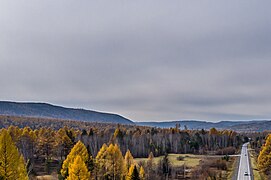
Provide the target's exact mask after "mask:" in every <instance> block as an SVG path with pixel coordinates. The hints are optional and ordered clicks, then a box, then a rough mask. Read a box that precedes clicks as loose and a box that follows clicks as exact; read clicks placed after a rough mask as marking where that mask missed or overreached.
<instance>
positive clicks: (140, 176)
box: [139, 166, 145, 180]
mask: <svg viewBox="0 0 271 180" xmlns="http://www.w3.org/2000/svg"><path fill="white" fill-rule="evenodd" d="M139 178H140V180H145V171H144V168H143V166H140V170H139Z"/></svg>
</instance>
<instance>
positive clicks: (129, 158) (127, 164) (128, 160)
mask: <svg viewBox="0 0 271 180" xmlns="http://www.w3.org/2000/svg"><path fill="white" fill-rule="evenodd" d="M124 164H125V168H126V169H125V170H127V171H128V170H129V168H130V167H131V165H133V164H134V157H133V156H132V154H131V152H130V150H127V152H126V154H125V157H124Z"/></svg>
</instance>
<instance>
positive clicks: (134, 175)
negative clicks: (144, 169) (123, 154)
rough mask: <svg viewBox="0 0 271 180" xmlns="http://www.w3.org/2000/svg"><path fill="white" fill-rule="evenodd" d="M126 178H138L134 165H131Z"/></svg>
mask: <svg viewBox="0 0 271 180" xmlns="http://www.w3.org/2000/svg"><path fill="white" fill-rule="evenodd" d="M126 180H140V178H139V174H138V171H137V167H136V165H134V164H133V165H131V167H130V168H129V172H128V174H127V175H126Z"/></svg>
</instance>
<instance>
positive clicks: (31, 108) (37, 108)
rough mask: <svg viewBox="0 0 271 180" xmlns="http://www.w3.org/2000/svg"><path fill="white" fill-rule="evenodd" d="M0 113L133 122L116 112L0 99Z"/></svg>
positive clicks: (107, 121) (123, 122)
mask: <svg viewBox="0 0 271 180" xmlns="http://www.w3.org/2000/svg"><path fill="white" fill-rule="evenodd" d="M0 115H10V116H23V117H41V118H56V119H68V120H78V121H89V122H106V123H120V124H134V123H133V122H132V121H131V120H129V119H127V118H124V117H122V116H120V115H117V114H110V113H102V112H97V111H90V110H85V109H74V108H65V107H61V106H55V105H51V104H46V103H17V102H8V101H0Z"/></svg>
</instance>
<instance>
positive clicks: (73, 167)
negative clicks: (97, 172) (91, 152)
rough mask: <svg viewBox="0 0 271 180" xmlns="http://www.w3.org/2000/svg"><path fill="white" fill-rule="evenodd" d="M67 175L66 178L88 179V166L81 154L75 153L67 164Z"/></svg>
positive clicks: (75, 179) (70, 179) (69, 179)
mask: <svg viewBox="0 0 271 180" xmlns="http://www.w3.org/2000/svg"><path fill="white" fill-rule="evenodd" d="M68 171H69V176H68V177H67V180H89V179H90V172H89V171H88V168H87V166H86V164H85V162H84V161H83V159H82V158H81V156H79V155H77V156H76V157H75V159H74V161H73V162H72V163H70V164H69V168H68Z"/></svg>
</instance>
